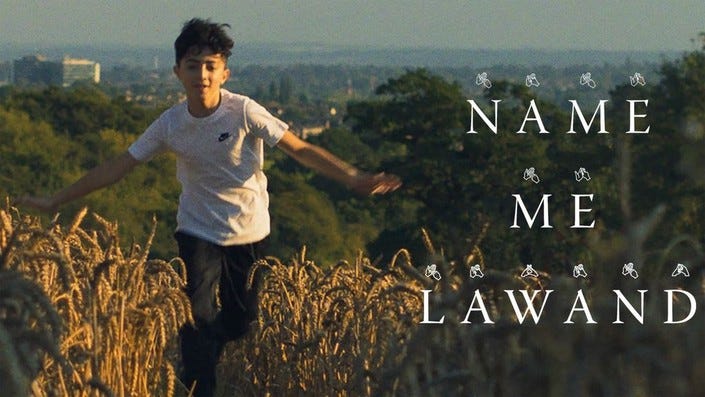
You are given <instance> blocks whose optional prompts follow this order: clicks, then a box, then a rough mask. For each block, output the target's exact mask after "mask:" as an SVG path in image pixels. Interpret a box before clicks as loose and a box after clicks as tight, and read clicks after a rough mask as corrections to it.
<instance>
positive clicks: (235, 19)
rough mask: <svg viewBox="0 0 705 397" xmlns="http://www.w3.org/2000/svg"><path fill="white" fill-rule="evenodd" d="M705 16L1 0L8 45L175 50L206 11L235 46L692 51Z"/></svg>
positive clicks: (692, 4) (692, 12)
mask: <svg viewBox="0 0 705 397" xmlns="http://www.w3.org/2000/svg"><path fill="white" fill-rule="evenodd" d="M703 16H705V1H703V0H672V1H665V0H658V1H656V0H644V1H634V0H626V1H616V0H615V1H602V0H582V1H577V0H565V1H545V0H533V1H532V0H515V1H508V0H498V1H490V0H464V1H461V0H445V1H422V0H379V1H352V0H347V1H345V0H298V1H273V0H238V1H232V0H231V1H225V0H210V1H198V2H192V1H170V0H139V1H137V0H125V1H102V0H101V1H98V0H94V1H88V0H71V1H68V0H51V1H50V0H45V1H35V0H22V1H18V0H0V42H2V43H5V44H21V45H33V46H36V45H43V46H44V45H46V46H51V45H97V46H102V45H116V44H117V45H127V46H139V47H155V46H158V47H162V46H165V47H170V46H171V45H172V43H173V40H174V39H175V37H176V36H177V35H178V33H179V31H180V28H181V25H182V24H183V22H185V21H186V20H188V19H190V18H192V17H203V18H211V19H212V20H213V21H215V22H221V23H228V24H230V25H231V34H232V36H233V37H234V38H235V41H236V43H238V42H239V43H252V44H256V43H279V44H289V43H318V44H324V45H342V46H372V47H377V48H386V47H395V48H415V47H427V48H428V47H430V48H462V49H518V48H536V49H595V50H615V51H624V50H628V51H661V50H692V49H696V48H699V45H696V44H695V43H694V42H693V41H692V39H694V38H696V37H697V35H698V33H699V32H701V31H705V18H703Z"/></svg>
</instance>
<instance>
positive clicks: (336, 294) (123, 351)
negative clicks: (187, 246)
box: [0, 211, 705, 396]
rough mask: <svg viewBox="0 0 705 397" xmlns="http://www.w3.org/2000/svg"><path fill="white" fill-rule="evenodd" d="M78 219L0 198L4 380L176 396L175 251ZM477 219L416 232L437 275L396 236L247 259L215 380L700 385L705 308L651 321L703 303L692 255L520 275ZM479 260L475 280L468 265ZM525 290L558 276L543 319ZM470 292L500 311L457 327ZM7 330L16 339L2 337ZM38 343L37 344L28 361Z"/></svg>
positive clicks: (516, 388)
mask: <svg viewBox="0 0 705 397" xmlns="http://www.w3.org/2000/svg"><path fill="white" fill-rule="evenodd" d="M82 216H83V215H80V216H79V217H78V218H77V219H76V220H75V221H74V222H73V223H72V224H71V225H69V227H67V228H62V227H60V226H59V225H54V224H52V225H50V226H49V227H42V226H41V225H40V224H39V223H38V221H37V220H36V219H34V218H29V217H21V216H20V215H19V214H17V213H16V212H13V211H0V260H1V261H0V266H1V268H0V269H1V270H3V273H2V277H1V278H0V285H2V289H0V308H3V309H5V313H8V311H7V308H17V310H15V311H11V312H10V313H11V315H7V314H5V315H4V316H0V324H1V325H2V326H0V363H1V364H2V365H0V379H1V380H2V384H3V387H5V388H9V390H16V391H17V395H22V394H23V393H25V392H26V390H28V388H29V386H28V385H29V383H28V382H29V381H30V380H31V379H32V378H33V377H35V376H36V379H37V381H36V384H35V387H34V389H35V391H34V393H35V395H38V396H52V395H60V396H84V395H85V396H87V395H100V394H101V393H102V394H106V395H110V394H114V395H116V396H172V395H175V394H176V395H185V394H186V393H185V391H176V392H175V389H176V390H178V389H179V387H178V382H176V381H175V379H174V363H175V362H178V356H177V355H176V354H175V349H174V342H175V338H176V336H177V332H178V328H179V327H180V325H181V324H183V323H184V322H185V321H188V320H189V316H188V310H189V307H188V302H187V300H186V298H185V297H184V295H183V294H182V293H181V288H182V286H183V280H184V278H183V275H180V274H177V272H175V271H174V270H173V269H174V268H180V262H179V261H173V262H172V263H167V262H164V261H159V260H148V259H147V248H148V246H149V243H147V244H146V246H145V248H140V247H137V246H133V247H131V249H130V250H129V252H128V253H127V254H125V253H123V252H122V251H121V249H120V248H119V242H118V241H117V237H116V236H117V233H116V226H115V225H114V224H111V223H109V222H106V221H104V220H100V218H98V219H99V221H100V222H101V224H102V225H103V226H102V229H101V230H100V231H85V230H83V229H82V228H81V227H80V223H81V219H82ZM484 229H486V227H485V228H484ZM483 234H484V231H483V230H481V231H480V232H479V233H478V237H476V238H475V240H474V241H473V242H472V244H471V245H470V246H471V249H469V251H470V254H469V255H468V256H467V257H465V258H462V260H458V261H455V262H451V261H448V260H446V258H444V257H443V252H442V250H439V249H438V248H436V247H434V245H433V244H432V242H431V239H430V238H429V236H428V235H427V234H426V235H425V243H426V245H427V249H428V251H429V254H430V259H429V260H430V261H432V262H433V263H436V264H437V265H438V267H439V270H440V272H441V273H442V274H443V278H442V280H440V281H438V282H437V281H435V280H433V279H430V278H427V277H425V276H424V275H423V273H422V272H423V269H424V268H425V266H426V264H427V263H421V264H420V263H414V261H413V258H411V257H410V256H409V254H408V252H406V251H405V250H401V251H399V253H398V254H397V255H396V256H395V257H394V258H391V260H390V262H389V263H388V264H387V265H386V266H384V267H383V268H380V267H376V266H373V265H372V264H371V263H370V262H369V260H368V259H366V258H364V257H362V256H359V257H358V258H356V259H355V260H354V261H352V263H348V262H345V261H341V262H340V263H338V264H337V265H335V266H332V267H330V268H327V269H322V268H321V267H319V266H317V265H316V264H314V263H312V262H311V261H309V260H307V259H306V252H305V250H303V251H302V252H301V254H300V255H299V257H298V258H295V259H293V260H292V261H290V263H286V264H284V263H282V262H280V261H279V260H278V259H276V258H268V259H267V260H265V261H260V262H258V263H257V264H256V266H255V268H254V271H253V273H252V274H251V280H253V282H254V280H255V279H259V280H260V281H259V282H260V283H261V286H260V291H261V294H260V313H259V318H258V323H257V324H256V326H255V327H254V329H253V331H252V332H251V333H250V334H249V335H248V336H247V337H246V338H244V339H242V340H240V341H238V342H236V343H235V344H231V346H229V348H228V350H227V352H226V356H225V358H224V360H223V365H221V367H220V379H221V390H220V395H221V396H232V395H243V396H264V395H268V396H517V395H522V396H527V395H542V396H565V395H571V396H660V395H669V396H688V395H693V393H694V392H695V391H698V390H705V380H704V379H705V377H703V376H702V375H703V374H705V364H704V363H703V361H702V360H701V358H700V356H701V353H700V352H702V351H705V338H704V337H703V336H702V335H705V322H704V321H702V318H701V317H698V314H696V318H695V319H693V320H692V321H690V322H688V323H687V324H684V325H681V326H677V325H666V324H664V323H663V320H664V316H665V310H666V309H665V308H666V302H665V299H664V296H663V290H664V289H671V288H683V289H685V290H687V291H690V292H691V293H692V294H693V295H695V296H696V300H697V304H698V305H699V307H702V306H703V304H705V299H703V296H704V295H705V291H703V286H702V285H703V272H702V269H703V263H702V262H703V261H702V255H700V256H698V257H697V258H695V259H696V264H695V265H694V266H691V268H690V271H691V277H690V278H689V279H687V280H683V281H681V280H675V279H672V278H670V277H665V276H664V277H658V276H657V275H656V271H657V270H658V271H659V272H660V271H662V270H664V269H663V268H664V266H661V267H660V268H655V269H653V270H652V271H651V273H650V274H649V271H646V270H645V271H644V275H642V277H641V278H640V279H639V280H632V279H630V278H624V277H622V275H621V272H620V269H621V265H617V263H619V262H620V261H621V260H622V258H621V257H620V255H621V254H620V253H619V252H616V251H614V250H603V251H600V252H598V253H596V254H595V258H594V260H595V262H596V263H597V262H599V263H601V265H599V266H598V265H596V266H591V267H588V268H587V269H588V273H589V274H590V278H588V279H580V280H576V279H573V278H572V277H570V276H569V274H570V273H569V272H568V273H566V274H567V275H565V276H564V275H560V274H548V273H541V275H540V277H538V278H530V279H525V278H521V277H519V274H520V273H521V270H522V269H521V267H520V266H517V267H516V268H514V269H510V270H508V271H503V270H493V269H491V268H489V267H488V266H486V265H485V263H484V260H483V256H482V252H481V250H480V248H479V247H480V246H481V240H482V236H483ZM596 244H603V245H604V244H606V245H607V246H609V245H610V242H609V241H602V242H597V243H596ZM612 245H614V244H612ZM623 251H625V252H626V251H629V250H627V249H624V250H623ZM475 263H479V264H480V265H481V266H482V268H483V272H484V273H485V277H484V278H483V279H470V278H469V277H468V271H469V268H470V266H471V265H472V264H475ZM610 263H613V264H614V265H609V264H610ZM9 270H13V271H15V272H21V273H22V274H24V275H25V276H24V277H20V276H18V275H17V274H16V273H12V274H10V273H8V272H9ZM537 270H541V267H540V266H538V265H537ZM8 274H9V275H8ZM27 277H28V278H30V279H32V280H34V281H29V280H28V279H27ZM422 289H428V290H433V292H432V293H431V299H430V302H429V303H430V305H431V307H432V317H433V318H434V319H437V318H440V316H442V315H445V316H446V323H445V324H443V325H419V322H420V321H421V317H422V314H423V309H422V304H423V301H422V294H421V290H422ZM522 289H526V290H528V291H530V292H532V291H538V298H537V299H543V297H545V296H546V291H547V290H548V289H551V290H554V291H555V292H554V293H553V295H551V298H550V300H549V303H548V304H547V307H546V309H545V312H544V315H543V317H542V319H541V322H540V323H539V324H538V325H534V324H533V322H532V320H531V319H528V320H527V321H526V322H525V323H524V324H523V325H520V324H519V323H518V322H517V319H516V316H515V315H514V313H513V310H512V309H511V305H509V304H508V300H507V297H506V294H505V293H504V290H522ZM613 289H620V290H622V291H623V292H624V293H625V295H627V296H628V297H630V298H632V302H635V300H634V299H633V298H634V297H635V296H637V295H635V293H636V291H637V290H638V289H647V290H649V293H648V295H647V301H646V305H645V308H644V312H645V315H644V316H645V319H646V320H645V323H644V324H643V325H642V324H639V323H637V322H636V320H634V319H633V318H631V317H629V315H628V314H627V315H626V319H625V324H621V325H620V324H613V321H614V317H615V306H616V305H615V295H614V294H613V292H612V290H613ZM39 290H41V291H43V292H44V293H45V294H46V296H47V298H43V297H42V294H41V293H40V292H41V291H39ZM475 290H479V291H481V293H482V296H483V298H484V301H485V303H486V306H487V310H488V312H489V313H490V316H491V318H492V319H493V320H494V322H495V324H493V325H484V324H478V321H477V320H478V319H476V318H473V320H472V321H473V324H470V325H468V324H459V322H460V321H461V320H462V319H463V318H464V317H465V314H466V312H467V310H468V307H469V305H470V302H471V300H472V297H473V294H474V292H475ZM578 290H583V291H584V293H585V297H586V298H587V301H588V303H589V306H590V308H591V310H592V314H593V316H594V317H595V319H596V320H597V321H598V324H594V325H585V319H584V316H583V315H582V314H580V313H578V314H576V317H575V321H576V324H575V325H567V324H564V321H565V320H566V318H567V316H568V313H569V312H570V310H571V307H572V305H573V303H574V300H575V296H576V291H578ZM8 297H9V298H8ZM8 302H10V303H8ZM12 302H15V303H12ZM18 302H19V303H18ZM54 308H55V309H54ZM623 311H624V309H623ZM20 312H22V313H27V314H26V315H22V316H18V315H17V314H16V313H20ZM678 315H682V313H681V312H679V314H678ZM8 318H11V319H13V318H22V319H23V321H24V322H22V323H21V324H22V326H23V327H24V329H25V330H26V331H18V329H19V328H18V327H16V328H14V329H13V328H9V327H8V324H9V322H8V321H7V319H8ZM59 318H60V320H59ZM8 330H9V331H8ZM23 332H24V333H23ZM18 335H19V336H18ZM29 335H31V336H29ZM17 340H20V341H23V343H24V345H23V346H25V347H23V348H21V349H20V348H13V346H19V345H18V344H17V342H16V341H17ZM13 341H14V342H13ZM53 346H56V348H54V347H53ZM42 351H43V352H48V353H49V354H48V355H46V356H47V357H46V358H43V360H42V361H41V365H36V366H35V367H32V365H31V363H32V362H33V361H32V360H33V359H34V360H36V357H37V354H39V353H38V352H42ZM27 352H30V353H29V354H28V353H27ZM61 357H63V358H65V362H64V364H63V365H60V364H61V363H62V358H61ZM37 371H38V375H37ZM5 385H8V386H5ZM13 388H14V389H13Z"/></svg>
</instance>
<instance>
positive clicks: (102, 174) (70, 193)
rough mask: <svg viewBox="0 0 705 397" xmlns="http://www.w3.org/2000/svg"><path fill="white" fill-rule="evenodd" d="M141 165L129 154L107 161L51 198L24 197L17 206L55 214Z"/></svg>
mask: <svg viewBox="0 0 705 397" xmlns="http://www.w3.org/2000/svg"><path fill="white" fill-rule="evenodd" d="M137 164H139V161H137V160H136V159H135V158H134V157H132V155H131V154H130V153H129V152H125V153H123V154H121V155H119V156H118V157H116V158H114V159H112V160H109V161H106V162H105V163H103V164H100V165H98V166H97V167H95V168H93V169H92V170H90V171H88V172H87V173H86V174H85V175H84V176H83V177H81V179H79V180H78V181H76V182H74V183H73V184H72V185H69V186H68V187H66V188H64V189H62V190H60V191H58V192H56V193H55V194H54V195H52V196H49V197H32V196H24V197H20V199H19V200H17V205H26V206H28V207H32V208H36V209H38V210H40V211H44V212H49V213H51V212H55V211H56V209H57V208H59V207H60V206H61V205H63V204H66V203H68V202H69V201H72V200H75V199H77V198H80V197H83V196H85V195H87V194H89V193H91V192H93V191H95V190H98V189H100V188H103V187H106V186H108V185H112V184H113V183H115V182H117V181H119V180H120V179H122V178H123V177H124V176H125V175H127V173H129V172H130V171H131V170H132V169H133V168H135V166H136V165H137Z"/></svg>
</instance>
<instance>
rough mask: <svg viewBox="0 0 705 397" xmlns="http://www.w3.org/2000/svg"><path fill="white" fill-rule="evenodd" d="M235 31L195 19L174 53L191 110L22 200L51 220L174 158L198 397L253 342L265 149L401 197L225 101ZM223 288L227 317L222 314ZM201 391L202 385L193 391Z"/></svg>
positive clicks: (280, 125) (253, 111) (243, 100)
mask: <svg viewBox="0 0 705 397" xmlns="http://www.w3.org/2000/svg"><path fill="white" fill-rule="evenodd" d="M225 27H229V26H228V25H225V24H223V25H220V24H215V23H211V22H210V20H201V19H192V20H191V21H189V22H187V23H186V24H184V26H183V29H182V31H181V34H180V35H179V37H178V38H177V39H176V41H175V43H174V48H175V52H176V64H175V66H174V73H175V74H176V76H177V77H178V79H179V80H180V82H181V84H182V85H183V87H184V90H185V91H186V98H187V100H186V102H184V103H181V104H177V105H175V106H173V107H172V108H170V109H169V110H167V111H165V112H164V113H163V114H162V115H161V116H160V117H159V118H158V119H157V120H156V121H154V122H153V123H152V124H151V125H150V126H149V128H147V130H146V131H145V132H144V134H142V136H140V137H139V138H138V139H137V141H135V142H134V143H133V144H132V145H131V146H130V147H129V149H128V150H127V151H126V152H125V153H123V154H122V155H120V156H118V157H117V158H115V159H113V160H111V161H108V162H106V163H104V164H102V165H99V166H97V167H96V168H94V169H92V170H90V171H89V172H88V173H87V174H86V175H84V176H83V177H82V178H81V179H79V180H78V181H77V182H75V183H74V184H73V185H70V186H69V187H67V188H65V189H63V190H60V191H59V192H57V193H56V194H54V195H53V196H51V197H23V198H21V199H20V200H19V203H20V204H24V205H27V206H30V207H34V208H37V209H40V210H43V211H47V212H53V211H55V210H56V209H57V208H58V207H59V206H60V205H62V204H65V203H67V202H69V201H71V200H74V199H77V198H80V197H82V196H84V195H86V194H88V193H90V192H92V191H94V190H97V189H100V188H102V187H105V186H108V185H110V184H113V183H115V182H117V181H119V180H120V179H121V178H122V177H124V176H125V175H126V174H127V173H129V172H130V171H131V170H132V169H133V168H134V167H135V166H137V165H138V164H140V163H142V162H145V161H148V160H149V159H150V158H152V157H153V156H155V155H157V154H159V153H162V152H165V151H167V150H168V151H172V152H174V153H175V154H176V158H177V163H176V165H177V170H176V175H177V178H178V180H179V182H180V183H181V186H182V193H181V196H180V198H179V209H178V213H177V230H176V233H175V238H176V241H177V243H178V246H179V256H180V257H181V258H182V259H183V260H184V263H185V264H186V270H187V275H188V280H187V287H186V293H187V295H188V296H189V298H190V300H191V305H192V313H193V318H194V320H195V324H196V326H195V327H191V326H185V327H184V328H183V329H182V330H181V332H180V334H181V351H182V360H183V366H184V371H183V374H182V380H183V381H184V383H185V384H186V386H187V387H189V388H191V387H195V388H194V395H195V396H212V395H213V393H214V391H215V367H216V364H217V362H218V359H219V356H220V354H221V352H222V349H223V346H224V344H225V343H226V342H227V341H229V340H234V339H237V338H239V337H241V336H242V335H244V334H245V333H246V332H247V328H248V324H249V322H250V321H251V320H253V319H254V316H255V310H256V294H257V291H247V290H246V288H245V284H246V279H247V273H248V271H249V269H250V267H251V265H252V264H253V263H254V262H255V261H256V260H257V259H259V258H261V257H262V253H261V249H262V247H261V245H262V244H261V242H262V240H263V239H264V238H265V237H266V236H267V235H268V234H269V231H270V224H269V212H268V205H269V197H268V194H267V178H266V177H265V176H264V174H263V172H262V164H263V150H264V143H267V144H268V145H269V146H277V147H279V148H280V149H282V150H283V151H284V152H286V153H287V154H288V155H289V156H291V157H293V158H294V159H295V160H297V161H298V162H300V163H302V164H303V165H305V166H307V167H309V168H311V169H313V170H315V171H317V172H319V173H321V174H323V175H325V176H327V177H329V178H331V179H333V180H336V181H338V182H340V183H342V184H343V185H345V186H347V187H348V188H350V189H352V190H353V191H355V192H357V193H359V194H365V195H367V194H379V193H387V192H391V191H393V190H396V189H397V188H398V187H399V186H400V185H401V182H400V181H399V179H398V178H397V177H395V176H393V175H385V174H383V173H382V174H377V175H371V174H366V173H362V172H360V171H358V170H357V169H355V168H354V167H353V166H351V165H349V164H347V163H345V162H343V161H342V160H340V159H338V158H337V157H335V156H333V155H332V154H330V153H329V152H327V151H325V150H324V149H321V148H319V147H317V146H314V145H311V144H309V143H307V142H305V141H302V140H300V139H299V138H298V137H296V135H294V134H293V133H292V132H291V131H289V129H288V126H287V125H286V124H285V123H284V122H282V121H280V120H278V119H276V118H275V117H273V116H272V115H270V114H269V113H268V112H267V111H266V110H265V109H264V108H263V107H262V106H260V105H259V104H257V103H256V102H254V101H252V100H251V99H249V98H247V97H245V96H242V95H237V94H233V93H231V92H228V91H227V90H225V89H222V88H221V86H222V85H223V84H224V83H225V82H226V81H227V80H228V77H229V76H230V70H229V69H228V67H227V64H226V62H227V59H228V56H229V55H230V50H231V48H232V46H233V41H232V40H231V39H230V38H229V37H228V35H227V34H226V33H225V31H224V28H225ZM216 287H219V290H220V301H221V307H222V310H220V311H219V310H218V308H217V306H216V296H215V293H216V290H217V288H216ZM194 383H195V385H194Z"/></svg>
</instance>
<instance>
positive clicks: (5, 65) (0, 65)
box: [0, 62, 12, 87]
mask: <svg viewBox="0 0 705 397" xmlns="http://www.w3.org/2000/svg"><path fill="white" fill-rule="evenodd" d="M11 82H12V63H10V62H0V87H1V86H4V85H8V84H10V83H11Z"/></svg>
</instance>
